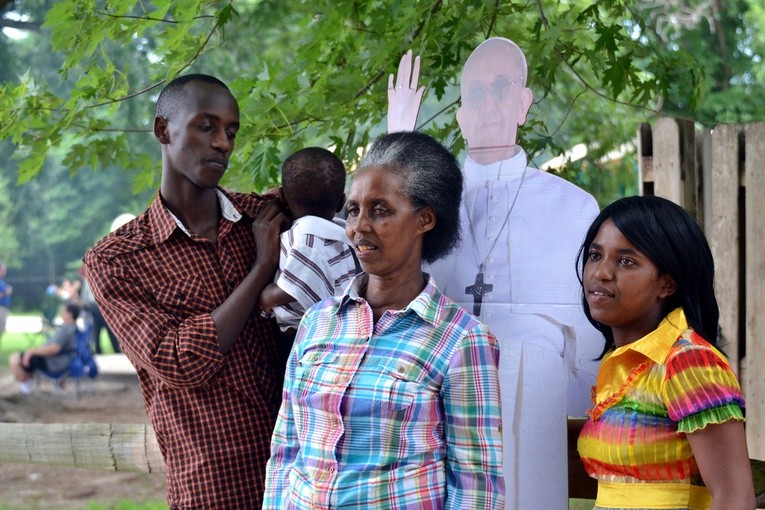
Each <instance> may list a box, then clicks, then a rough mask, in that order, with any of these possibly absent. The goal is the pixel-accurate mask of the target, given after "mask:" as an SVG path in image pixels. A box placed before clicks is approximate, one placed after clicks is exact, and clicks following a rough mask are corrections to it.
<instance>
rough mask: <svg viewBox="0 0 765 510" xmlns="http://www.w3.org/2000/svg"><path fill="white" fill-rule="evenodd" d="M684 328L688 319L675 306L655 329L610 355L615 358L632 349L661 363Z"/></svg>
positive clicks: (686, 326)
mask: <svg viewBox="0 0 765 510" xmlns="http://www.w3.org/2000/svg"><path fill="white" fill-rule="evenodd" d="M686 329H688V321H687V319H686V318H685V312H684V311H683V309H682V308H675V309H674V310H673V311H671V312H670V313H668V314H667V316H666V317H664V319H663V320H662V321H661V322H660V323H659V326H658V327H657V328H656V329H655V330H653V331H651V332H650V333H648V334H647V335H646V336H644V337H643V338H640V339H639V340H635V341H634V342H631V343H629V344H627V345H623V346H621V347H619V348H618V349H616V350H614V352H613V353H612V354H611V356H610V357H611V358H615V357H616V356H620V355H622V354H624V353H626V352H628V351H632V352H637V353H640V354H642V355H643V356H645V357H646V358H649V359H650V360H652V361H654V362H655V363H657V364H663V363H664V362H665V361H666V359H667V356H668V355H669V349H670V348H671V347H672V345H673V344H674V343H675V342H676V341H677V339H678V337H679V336H680V335H681V334H682V333H683V331H685V330H686Z"/></svg>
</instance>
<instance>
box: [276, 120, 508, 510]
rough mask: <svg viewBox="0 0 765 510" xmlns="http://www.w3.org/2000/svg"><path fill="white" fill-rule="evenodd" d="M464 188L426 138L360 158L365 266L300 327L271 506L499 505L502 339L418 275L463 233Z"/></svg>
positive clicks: (351, 211)
mask: <svg viewBox="0 0 765 510" xmlns="http://www.w3.org/2000/svg"><path fill="white" fill-rule="evenodd" d="M461 192H462V177H461V176H460V170H459V166H458V165H457V162H456V160H455V159H454V156H453V155H452V154H451V153H450V152H449V151H448V150H446V148H444V147H443V146H442V145H441V144H439V143H438V142H437V141H435V140H434V139H433V138H431V137H429V136H427V135H424V134H421V133H394V134H390V135H386V136H383V137H381V138H379V139H377V140H376V141H375V142H374V143H373V144H372V146H371V147H370V148H369V150H368V152H367V153H366V154H365V155H364V157H363V159H362V161H361V164H360V167H359V169H358V170H357V171H356V172H355V175H354V177H353V182H352V184H351V188H350V191H349V194H348V195H349V196H348V203H347V206H346V208H347V211H348V218H347V226H346V232H347V233H348V237H349V238H350V239H352V240H353V244H354V247H355V250H356V254H357V256H358V257H359V261H360V263H361V267H362V269H363V271H364V272H363V273H361V274H360V275H358V276H357V277H356V278H355V279H354V280H353V282H352V284H351V285H350V286H349V287H348V289H347V290H346V292H345V293H344V294H343V295H342V296H337V297H332V298H329V299H325V300H324V301H322V302H320V303H318V304H316V305H314V306H313V307H311V308H310V309H309V310H308V311H307V312H306V314H305V316H304V317H303V320H302V321H301V322H300V326H299V329H298V334H297V338H296V340H295V347H294V348H293V350H292V353H291V354H290V359H289V363H288V365H287V373H286V375H285V383H284V393H283V395H284V396H283V399H284V400H283V402H282V407H281V410H280V411H279V420H278V421H277V424H276V428H275V430H274V436H273V441H272V444H271V459H270V460H269V462H268V470H267V473H268V474H267V476H268V478H267V479H266V497H265V501H264V504H263V508H264V510H287V509H305V510H308V509H314V508H363V509H370V510H374V509H393V508H396V509H400V510H408V509H411V510H416V509H424V508H428V509H450V510H457V509H463V510H468V509H470V510H480V509H497V510H501V509H502V508H504V479H503V477H502V420H501V411H500V400H499V384H498V381H497V361H498V356H499V353H498V346H497V341H496V339H495V338H494V336H492V334H491V333H490V332H489V331H488V330H487V329H486V326H484V325H483V324H482V323H480V322H479V321H478V320H476V318H475V317H473V316H472V315H471V314H470V313H469V312H466V311H465V310H463V309H461V308H460V307H459V306H457V305H456V304H455V303H453V302H452V301H451V300H450V299H448V298H447V297H445V296H444V295H443V294H441V292H440V291H439V290H438V289H437V288H436V286H435V284H434V282H433V279H432V278H430V276H429V275H428V274H427V273H424V272H423V271H422V261H423V260H425V261H430V262H432V261H434V260H436V259H439V258H441V257H443V256H444V255H446V254H447V253H448V252H449V251H451V250H452V249H453V248H454V246H455V245H456V243H457V242H458V241H459V235H460V228H459V197H460V193H461Z"/></svg>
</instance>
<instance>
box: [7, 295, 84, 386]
mask: <svg viewBox="0 0 765 510" xmlns="http://www.w3.org/2000/svg"><path fill="white" fill-rule="evenodd" d="M60 315H61V319H62V320H63V321H64V323H63V324H62V325H61V326H59V327H57V328H56V331H55V332H54V333H53V335H51V336H50V338H48V340H47V341H46V342H45V344H44V345H41V346H39V347H32V348H31V349H27V350H26V351H24V352H14V353H13V354H11V358H10V360H9V363H10V365H11V372H13V376H14V377H15V378H16V380H17V381H19V383H20V386H19V391H20V392H21V393H23V394H29V393H31V391H32V377H33V375H34V373H35V370H45V371H46V372H48V373H51V374H56V373H59V372H63V371H64V370H66V368H67V367H68V366H69V362H70V361H71V360H72V356H74V352H75V342H76V336H77V324H75V322H76V321H77V317H79V315H80V307H79V306H77V305H75V304H73V303H68V304H66V305H64V306H63V307H62V308H61V314H60Z"/></svg>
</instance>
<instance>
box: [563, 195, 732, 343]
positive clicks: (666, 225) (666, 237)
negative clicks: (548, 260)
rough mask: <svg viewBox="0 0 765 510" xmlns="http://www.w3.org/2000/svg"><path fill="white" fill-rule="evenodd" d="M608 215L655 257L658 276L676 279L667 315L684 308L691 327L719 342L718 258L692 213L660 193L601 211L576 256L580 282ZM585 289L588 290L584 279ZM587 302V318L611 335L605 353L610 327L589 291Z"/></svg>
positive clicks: (584, 300) (667, 303)
mask: <svg viewBox="0 0 765 510" xmlns="http://www.w3.org/2000/svg"><path fill="white" fill-rule="evenodd" d="M607 219H610V220H611V221H612V222H613V223H614V225H615V226H616V228H617V229H619V232H621V233H622V235H623V236H624V237H626V238H627V240H629V242H631V243H632V244H634V245H635V247H636V248H637V249H638V250H640V251H641V252H643V253H644V254H645V255H646V256H647V257H648V258H649V259H651V261H652V262H653V263H654V264H655V265H656V267H657V268H658V269H659V275H664V274H669V276H671V277H672V279H673V280H674V281H675V284H676V285H677V289H676V290H675V292H674V293H673V294H672V295H671V296H669V297H668V298H667V299H666V301H665V303H664V305H665V306H664V310H663V312H664V315H665V316H666V314H668V313H669V312H671V311H672V310H674V309H675V308H677V307H682V308H683V311H684V312H685V317H686V318H687V319H688V324H689V325H690V327H692V328H693V329H694V330H695V331H696V332H697V333H698V334H699V335H701V336H702V337H704V339H706V340H707V341H708V342H709V343H711V344H713V345H717V340H718V321H719V318H720V310H719V308H718V306H717V298H716V297H715V290H714V277H715V267H714V259H713V258H712V251H711V250H710V249H709V244H708V243H707V239H706V237H704V232H703V231H702V230H701V227H699V224H698V223H697V222H696V220H695V219H694V218H693V216H691V215H690V213H688V212H687V211H686V210H685V209H683V208H682V207H680V206H679V205H677V204H675V203H673V202H671V201H669V200H667V199H665V198H661V197H655V196H640V197H637V196H635V197H627V198H622V199H620V200H617V201H616V202H613V203H612V204H610V205H608V206H607V207H605V208H604V209H603V210H602V211H601V212H600V214H599V215H598V216H597V218H595V220H593V222H592V225H591V226H590V229H589V230H588V231H587V235H586V236H585V239H584V243H583V244H582V247H581V249H580V251H579V256H578V257H577V266H578V272H577V273H578V276H579V281H580V282H582V275H583V274H584V266H585V265H586V264H587V258H588V257H587V253H588V251H589V249H590V245H591V244H592V241H593V239H595V236H596V235H597V233H598V230H599V229H600V226H601V225H602V224H603V222H604V221H606V220H607ZM583 290H586V289H584V284H583ZM582 304H583V306H584V313H585V315H586V316H587V319H589V321H590V323H592V325H593V326H595V328H597V329H598V330H599V331H600V332H601V333H603V335H604V336H605V337H606V347H605V349H604V350H603V353H604V354H605V353H606V352H608V351H609V350H611V349H613V348H614V336H613V333H612V331H611V328H610V327H609V326H606V325H605V324H601V323H599V322H597V321H595V320H594V319H593V318H592V315H590V308H589V306H588V305H587V299H586V297H585V296H584V295H583V296H582Z"/></svg>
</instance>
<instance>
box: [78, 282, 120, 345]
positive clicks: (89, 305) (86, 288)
mask: <svg viewBox="0 0 765 510" xmlns="http://www.w3.org/2000/svg"><path fill="white" fill-rule="evenodd" d="M80 296H81V297H82V308H83V309H84V310H86V311H87V312H88V313H89V314H90V318H91V320H92V322H93V324H92V328H91V332H90V343H91V344H92V345H93V352H95V353H96V354H101V353H103V349H101V331H102V330H104V329H105V330H106V333H107V334H108V335H109V341H110V342H111V345H112V350H113V351H114V352H115V353H118V352H121V351H120V344H119V341H117V337H116V336H114V333H113V332H112V330H111V329H109V326H108V324H106V320H105V319H104V316H103V314H102V313H101V310H100V309H99V308H98V303H96V298H95V296H93V291H92V290H90V285H89V284H88V281H87V280H83V282H82V288H81V289H80Z"/></svg>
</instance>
